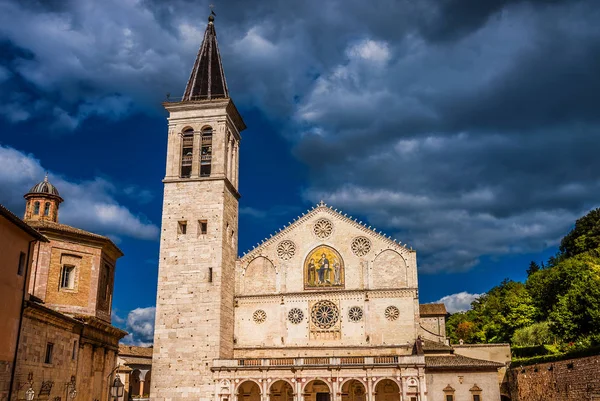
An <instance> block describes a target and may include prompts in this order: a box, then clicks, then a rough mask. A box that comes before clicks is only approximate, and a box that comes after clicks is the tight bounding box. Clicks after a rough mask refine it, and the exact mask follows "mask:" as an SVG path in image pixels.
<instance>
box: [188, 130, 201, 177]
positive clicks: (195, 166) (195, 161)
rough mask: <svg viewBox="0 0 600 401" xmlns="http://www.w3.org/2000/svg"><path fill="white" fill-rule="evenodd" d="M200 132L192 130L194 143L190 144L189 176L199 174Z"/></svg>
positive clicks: (197, 175)
mask: <svg viewBox="0 0 600 401" xmlns="http://www.w3.org/2000/svg"><path fill="white" fill-rule="evenodd" d="M201 142H202V132H200V131H196V130H194V144H193V145H192V172H191V173H190V177H199V176H200V159H201V158H202V143H201Z"/></svg>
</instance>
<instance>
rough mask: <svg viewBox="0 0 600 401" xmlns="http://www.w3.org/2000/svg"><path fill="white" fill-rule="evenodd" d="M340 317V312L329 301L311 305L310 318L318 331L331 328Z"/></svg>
mask: <svg viewBox="0 0 600 401" xmlns="http://www.w3.org/2000/svg"><path fill="white" fill-rule="evenodd" d="M339 317H340V311H339V309H338V307H337V305H336V304H334V303H333V302H331V301H319V302H317V303H316V304H314V305H313V307H312V310H311V312H310V318H311V320H312V322H313V324H314V325H315V326H317V327H318V328H320V329H325V330H326V329H330V328H332V327H333V326H334V325H335V324H336V323H337V321H338V320H339Z"/></svg>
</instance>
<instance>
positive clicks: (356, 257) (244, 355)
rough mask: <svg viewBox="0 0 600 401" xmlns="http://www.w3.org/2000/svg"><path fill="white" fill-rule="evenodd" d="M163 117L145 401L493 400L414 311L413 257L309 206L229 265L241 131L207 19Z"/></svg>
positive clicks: (467, 364)
mask: <svg viewBox="0 0 600 401" xmlns="http://www.w3.org/2000/svg"><path fill="white" fill-rule="evenodd" d="M164 106H165V108H166V109H167V111H168V112H169V120H168V121H169V125H168V145H167V163H166V175H165V178H164V180H163V182H164V201H163V214H162V230H161V240H160V241H161V242H160V260H159V277H158V296H157V306H156V328H155V339H154V354H153V371H154V374H153V379H152V391H151V393H150V394H151V398H152V399H153V400H156V401H167V400H168V401H180V400H202V401H209V400H210V401H229V400H230V399H235V400H238V401H266V400H267V399H270V400H272V401H330V400H334V401H372V400H376V401H400V400H403V401H458V400H460V401H463V400H468V401H482V400H485V401H491V400H494V401H498V400H500V392H499V385H498V377H497V375H498V369H499V368H501V367H502V366H504V365H503V364H502V363H498V362H494V361H490V360H482V359H476V358H470V357H467V356H463V355H458V354H457V353H455V352H454V349H453V348H452V347H450V346H448V345H446V336H445V320H444V318H445V315H446V311H445V309H444V307H443V305H419V296H418V277H417V256H416V251H414V250H413V249H412V248H410V247H408V246H406V245H403V244H400V243H398V242H396V241H394V240H392V239H391V238H389V237H386V236H384V235H382V234H381V233H378V232H377V231H375V230H374V229H372V228H371V227H370V226H367V225H366V224H363V223H362V222H357V221H356V220H355V219H353V218H351V217H350V216H347V215H346V214H344V213H342V212H341V211H339V210H337V209H334V208H332V207H330V206H327V205H325V204H324V203H322V202H321V203H320V204H318V205H316V206H315V207H314V208H312V209H311V210H309V211H308V212H307V213H304V214H303V215H302V216H300V217H298V219H296V220H295V221H293V222H292V223H289V224H288V225H287V226H284V227H282V229H281V230H279V231H278V232H276V233H273V234H272V235H271V236H270V237H269V239H267V240H265V241H264V242H263V243H262V244H260V245H259V246H258V247H256V248H254V249H253V250H252V251H250V252H249V253H248V254H245V255H244V256H243V257H242V258H238V256H237V255H238V247H237V236H238V231H239V230H238V199H239V198H240V194H239V192H238V168H239V164H238V156H239V149H240V147H239V146H240V140H241V136H240V133H241V132H242V131H243V130H244V129H245V128H246V126H245V124H244V122H243V120H242V117H241V116H240V114H239V113H238V111H237V109H236V107H235V105H234V103H233V100H232V99H231V98H230V96H229V92H228V88H227V84H226V81H225V75H224V72H223V67H222V64H221V58H220V55H219V50H218V45H217V39H216V33H215V27H214V19H213V18H212V17H210V18H209V22H208V26H207V28H206V32H205V34H204V40H203V42H202V45H201V47H200V51H199V53H198V57H197V59H196V62H195V64H194V67H193V69H192V73H191V76H190V79H189V81H188V84H187V86H186V89H185V92H184V96H183V98H182V99H181V100H180V101H175V102H168V103H165V104H164ZM273 168H276V166H273ZM255 229H258V228H255Z"/></svg>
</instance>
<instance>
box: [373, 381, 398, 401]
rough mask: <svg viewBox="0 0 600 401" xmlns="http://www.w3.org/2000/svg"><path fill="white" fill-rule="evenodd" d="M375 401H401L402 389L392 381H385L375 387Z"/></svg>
mask: <svg viewBox="0 0 600 401" xmlns="http://www.w3.org/2000/svg"><path fill="white" fill-rule="evenodd" d="M375 401H400V387H398V384H396V382H394V381H393V380H390V379H383V380H382V381H380V382H379V383H377V385H376V386H375Z"/></svg>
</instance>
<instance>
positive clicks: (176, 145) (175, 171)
mask: <svg viewBox="0 0 600 401" xmlns="http://www.w3.org/2000/svg"><path fill="white" fill-rule="evenodd" d="M169 131H171V132H170V133H169V136H168V139H167V141H168V145H167V151H168V154H167V169H166V170H167V171H166V174H165V175H166V176H167V177H179V173H180V168H181V140H182V139H181V135H180V134H179V133H175V132H173V131H174V127H169Z"/></svg>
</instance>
